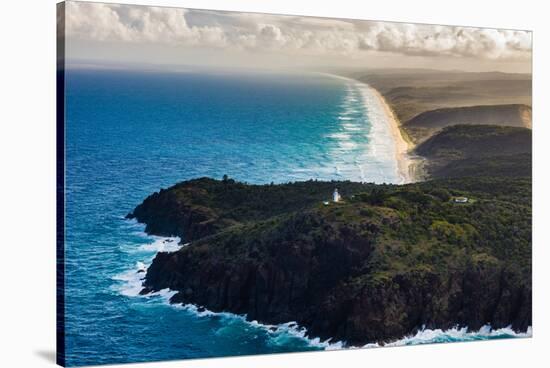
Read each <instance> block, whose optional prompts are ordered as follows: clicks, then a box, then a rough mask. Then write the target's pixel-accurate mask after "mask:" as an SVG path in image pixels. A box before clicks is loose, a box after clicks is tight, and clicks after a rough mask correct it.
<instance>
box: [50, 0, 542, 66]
mask: <svg viewBox="0 0 550 368" xmlns="http://www.w3.org/2000/svg"><path fill="white" fill-rule="evenodd" d="M58 21H63V18H62V17H61V18H59V20H58ZM64 21H65V30H66V33H65V38H66V58H67V60H68V62H69V63H71V62H75V63H82V64H86V63H88V64H89V65H96V66H100V65H112V64H121V65H124V64H127V65H130V64H148V65H149V64H150V65H165V66H181V67H184V66H203V67H219V68H235V67H237V68H287V69H288V68H290V69H292V68H299V69H311V70H319V71H324V70H329V69H334V68H365V69H379V68H430V69H443V70H465V71H502V72H517V73H525V72H527V73H530V72H531V49H532V46H531V45H532V38H531V32H528V31H518V30H500V29H490V28H474V27H458V26H441V25H425V24H410V23H393V22H379V21H367V20H350V19H331V18H318V17H305V16H289V15H271V14H259V13H242V12H222V11H213V10H196V9H183V8H169V7H151V6H138V5H119V4H106V3H88V2H73V1H69V2H67V3H66V12H65V19H64Z"/></svg>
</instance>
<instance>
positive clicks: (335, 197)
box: [332, 188, 341, 202]
mask: <svg viewBox="0 0 550 368" xmlns="http://www.w3.org/2000/svg"><path fill="white" fill-rule="evenodd" d="M340 198H341V197H340V193H338V188H334V193H332V201H333V202H340Z"/></svg>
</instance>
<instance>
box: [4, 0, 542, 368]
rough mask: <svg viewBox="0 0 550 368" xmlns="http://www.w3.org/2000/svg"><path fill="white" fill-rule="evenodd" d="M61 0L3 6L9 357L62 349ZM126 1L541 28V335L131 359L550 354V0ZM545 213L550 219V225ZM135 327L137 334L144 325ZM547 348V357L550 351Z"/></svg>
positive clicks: (39, 356)
mask: <svg viewBox="0 0 550 368" xmlns="http://www.w3.org/2000/svg"><path fill="white" fill-rule="evenodd" d="M55 2H56V1H55V0H27V1H21V0H12V1H10V2H7V1H6V2H3V3H2V8H1V9H0V17H1V19H0V37H1V43H0V50H1V52H0V55H1V56H0V60H1V62H2V65H1V68H0V71H1V75H2V77H1V79H0V86H1V93H2V96H1V100H0V101H2V103H1V104H0V162H1V171H0V173H1V174H0V189H1V190H0V193H1V197H0V198H1V199H0V224H1V225H0V226H1V227H0V229H1V231H2V234H1V236H0V239H1V241H0V249H1V253H0V254H2V257H1V261H0V285H2V287H1V289H0V295H1V302H0V309H1V311H0V318H1V321H0V333H1V338H2V341H1V343H0V344H1V345H0V351H2V353H0V366H2V367H8V368H9V367H32V368H35V367H48V366H53V360H54V357H55V66H56V64H55V61H56V60H55V18H56V16H55ZM119 2H123V3H137V4H152V5H166V6H180V7H188V8H203V9H218V10H239V11H257V12H268V13H280V14H296V15H316V16H326V17H342V18H358V19H373V20H389V21H405V22H421V23H437V24H452V25H469V26H487V27H496V28H514V29H530V30H533V31H534V37H533V40H534V43H533V46H534V63H533V64H534V70H533V73H534V91H533V96H534V99H533V113H534V115H533V126H534V131H533V132H534V158H535V166H534V167H535V172H534V197H535V201H534V219H535V221H534V233H533V235H534V259H533V260H534V291H535V294H534V323H533V331H534V337H533V338H532V339H518V340H503V341H489V342H479V343H457V344H440V345H430V346H414V347H401V348H384V349H368V350H354V351H339V352H323V353H295V354H283V355H269V356H253V357H242V358H223V359H205V360H192V361H176V362H168V363H153V364H139V365H138V364H135V365H124V367H153V366H154V367H202V368H207V367H208V368H214V367H216V368H218V367H220V366H224V367H232V368H233V367H234V368H237V367H238V368H247V367H254V368H257V367H261V368H270V367H283V366H289V367H295V366H296V367H306V366H307V367H310V366H314V367H343V366H350V367H367V366H384V367H393V366H402V367H405V366H406V367H423V368H426V367H438V368H440V367H443V366H445V367H461V368H463V367H479V366H491V367H493V366H494V367H499V368H500V367H518V366H523V365H529V366H547V364H548V362H547V361H546V359H547V358H548V357H550V338H549V337H550V324H549V321H550V318H549V313H550V303H549V300H550V286H548V284H547V282H548V281H550V272H549V269H550V264H548V262H549V257H548V255H549V246H550V244H549V241H550V234H549V231H548V229H549V227H550V226H548V225H547V223H548V215H549V210H548V209H549V208H550V201H549V199H550V195H549V194H548V190H547V191H546V192H545V189H548V187H549V186H548V185H547V184H548V178H549V175H550V174H549V173H548V170H547V169H546V168H547V167H548V159H547V158H550V150H549V144H545V142H546V141H547V140H548V139H550V136H549V134H548V133H549V129H550V121H549V116H550V114H549V105H550V91H549V89H548V82H550V80H549V78H548V76H549V72H548V68H549V67H550V54H549V47H550V39H549V38H550V37H549V36H550V27H549V23H550V21H549V20H548V14H549V13H550V12H549V11H548V10H547V9H545V2H544V1H530V0H515V1H503V0H500V1H493V0H483V1H482V0H475V1H471V0H462V1H461V0H453V1H444V0H378V1H365V0H363V1H359V0H355V1H353V0H334V1H330V2H329V1H324V2H322V1H320V0H317V1H314V0H309V1H308V0H263V1H260V0H225V1H223V0H152V1H146V0H136V1H119ZM545 225H546V226H545ZM136 339H139V336H137V335H136ZM545 358H546V359H545Z"/></svg>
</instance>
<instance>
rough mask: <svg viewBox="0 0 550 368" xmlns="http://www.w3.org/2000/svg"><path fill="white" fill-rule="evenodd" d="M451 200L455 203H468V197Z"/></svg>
mask: <svg viewBox="0 0 550 368" xmlns="http://www.w3.org/2000/svg"><path fill="white" fill-rule="evenodd" d="M453 200H454V202H455V203H468V197H455V198H454V199H453Z"/></svg>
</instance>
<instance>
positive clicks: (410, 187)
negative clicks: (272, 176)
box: [128, 72, 532, 346]
mask: <svg viewBox="0 0 550 368" xmlns="http://www.w3.org/2000/svg"><path fill="white" fill-rule="evenodd" d="M426 73H427V74H426V75H428V76H426V75H424V76H423V78H424V79H425V80H426V81H422V77H414V73H411V75H408V74H404V73H394V74H387V73H383V74H381V75H378V76H376V75H374V74H369V76H368V77H363V76H355V78H357V79H359V80H361V81H363V82H366V83H368V84H369V85H370V86H371V87H372V88H376V93H377V95H378V96H379V98H380V102H381V103H382V104H383V106H384V110H385V113H386V116H387V118H388V123H389V124H390V127H391V131H392V135H393V137H394V142H395V147H396V149H395V154H396V160H397V161H398V167H399V170H400V172H401V173H402V175H403V179H404V180H403V181H404V182H409V184H404V185H388V184H369V183H356V182H349V181H339V182H335V181H332V182H328V181H326V182H323V181H314V180H311V181H306V182H296V183H287V184H266V185H250V184H246V183H240V182H238V181H235V180H233V179H231V178H229V177H224V178H223V179H222V180H215V179H212V178H200V179H195V180H189V181H185V182H181V183H178V184H176V185H174V186H172V187H170V188H168V189H162V190H160V191H159V192H157V193H153V194H152V195H150V196H149V197H147V198H146V199H145V200H144V201H143V203H141V204H140V205H138V206H137V207H136V208H135V209H134V210H133V211H131V212H130V213H129V214H128V218H133V219H136V220H137V221H139V222H141V223H144V224H146V232H147V233H149V234H152V235H159V236H179V237H180V238H181V240H182V244H185V246H182V247H181V249H180V250H178V251H176V252H160V253H158V254H157V256H156V257H155V259H154V260H153V262H152V264H151V266H150V267H149V268H148V269H147V272H146V277H145V279H144V283H143V290H142V294H148V293H152V292H155V291H159V290H163V289H170V290H172V291H174V292H175V295H174V296H173V297H172V298H171V300H170V301H171V303H182V304H194V305H197V306H199V307H202V308H206V309H209V310H212V311H214V312H221V311H227V312H232V313H236V314H244V315H246V316H247V318H248V319H250V320H257V321H259V322H261V323H269V324H277V323H285V322H288V321H296V322H297V323H298V324H299V325H300V326H303V327H305V328H307V331H308V332H307V333H308V336H310V337H319V338H321V339H323V340H326V339H332V341H343V342H345V344H346V345H347V346H362V345H365V344H371V343H379V344H384V343H387V342H390V341H394V340H396V339H399V338H402V337H404V336H406V335H410V334H412V333H415V332H416V331H419V330H421V329H422V328H440V329H449V328H453V327H456V326H459V327H466V328H469V329H472V330H477V329H480V328H481V327H482V326H485V325H490V326H491V327H492V328H501V327H508V326H511V327H512V328H513V329H514V330H515V331H517V332H524V331H528V330H529V329H530V326H531V324H532V317H531V303H532V296H531V218H532V210H531V205H532V199H531V182H532V181H531V171H530V167H531V135H532V134H531V129H530V127H531V121H530V106H529V103H530V101H528V99H527V97H526V96H527V95H528V94H529V93H530V90H529V89H528V87H526V85H527V84H526V82H525V81H526V78H527V77H526V76H524V75H504V76H503V75H501V74H498V75H493V74H491V73H489V74H487V75H484V76H480V75H479V74H480V73H472V74H476V75H475V76H474V75H468V76H465V75H462V74H461V75H454V74H453V73H451V74H453V75H451V76H446V77H445V78H443V76H442V74H441V73H436V72H433V73H428V72H426ZM377 78H378V79H377ZM415 78H416V79H415ZM483 78H492V79H491V80H490V81H488V80H485V82H480V81H483ZM407 83H408V84H411V83H412V84H413V86H410V85H407ZM453 86H454V87H456V88H457V89H459V88H460V90H459V91H461V92H460V93H458V92H456V91H454V90H453V89H452V88H451V87H453ZM514 86H515V87H516V88H514ZM497 87H498V88H497ZM497 89H498V90H499V91H504V92H502V93H500V94H499V93H497V92H496V91H497ZM512 90H513V91H515V93H516V95H515V96H511V92H510V91H512ZM506 91H507V92H506ZM443 92H445V93H446V95H445V94H444V93H443ZM473 92H475V93H476V94H477V96H478V98H473V97H471V93H473ZM378 93H379V94H378ZM489 95H490V96H491V97H490V98H489V97H487V96H489ZM483 96H486V98H484V97H483ZM499 96H500V97H499ZM474 100H475V102H476V103H475V104H469V103H470V102H474ZM489 103H490V104H489ZM479 106H484V107H481V108H480V107H479ZM415 156H418V157H419V158H418V159H415ZM419 162H420V163H421V165H422V170H418V167H416V168H415V165H417V166H418V165H419ZM420 171H421V174H419V173H420ZM336 187H337V188H338V189H339V192H340V194H341V195H342V200H341V201H339V202H332V201H330V195H331V193H332V191H333V190H334V188H336Z"/></svg>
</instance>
